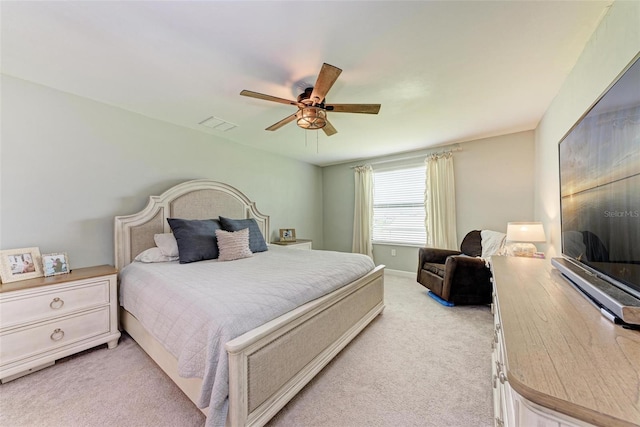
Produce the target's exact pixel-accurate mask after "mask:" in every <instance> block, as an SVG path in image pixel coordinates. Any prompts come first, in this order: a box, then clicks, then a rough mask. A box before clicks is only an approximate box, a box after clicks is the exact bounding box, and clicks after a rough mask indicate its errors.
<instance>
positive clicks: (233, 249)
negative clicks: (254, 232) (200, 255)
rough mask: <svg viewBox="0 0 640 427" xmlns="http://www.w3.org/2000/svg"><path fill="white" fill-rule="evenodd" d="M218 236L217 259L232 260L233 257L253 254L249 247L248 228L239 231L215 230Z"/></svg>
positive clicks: (239, 257)
mask: <svg viewBox="0 0 640 427" xmlns="http://www.w3.org/2000/svg"><path fill="white" fill-rule="evenodd" d="M216 237H217V238H218V251H219V255H218V260H219V261H233V260H234V259H241V258H248V257H250V256H253V252H251V249H250V248H249V229H248V228H243V229H242V230H239V231H224V230H216Z"/></svg>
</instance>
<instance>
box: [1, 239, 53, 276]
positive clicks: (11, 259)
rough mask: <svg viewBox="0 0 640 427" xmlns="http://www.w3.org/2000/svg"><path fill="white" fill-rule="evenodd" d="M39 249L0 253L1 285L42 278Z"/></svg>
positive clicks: (21, 249)
mask: <svg viewBox="0 0 640 427" xmlns="http://www.w3.org/2000/svg"><path fill="white" fill-rule="evenodd" d="M43 275H44V273H43V272H42V257H41V256H40V249H39V248H36V247H33V248H19V249H5V250H2V251H0V280H1V281H2V283H10V282H17V281H18V280H27V279H35V278H37V277H42V276H43Z"/></svg>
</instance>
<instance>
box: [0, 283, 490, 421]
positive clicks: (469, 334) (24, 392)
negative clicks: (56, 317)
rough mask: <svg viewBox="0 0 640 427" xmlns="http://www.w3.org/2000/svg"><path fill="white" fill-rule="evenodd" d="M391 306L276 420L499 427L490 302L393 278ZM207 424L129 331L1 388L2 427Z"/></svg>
mask: <svg viewBox="0 0 640 427" xmlns="http://www.w3.org/2000/svg"><path fill="white" fill-rule="evenodd" d="M385 302H386V308H385V311H384V312H383V314H382V315H381V316H378V318H376V320H374V321H373V322H372V323H371V324H370V325H369V326H368V327H367V328H366V329H365V330H364V331H363V332H362V333H361V334H360V335H359V336H358V337H357V338H356V339H355V340H354V341H353V342H351V343H350V344H349V345H348V346H347V347H346V348H345V349H344V350H343V351H342V352H341V353H340V354H339V355H338V356H337V357H336V358H335V359H334V360H333V361H332V362H331V363H330V364H329V365H328V366H327V367H326V368H325V369H324V370H323V371H322V372H320V374H319V375H318V376H317V377H316V378H315V379H314V380H312V381H311V382H310V383H309V384H308V385H307V387H305V388H304V389H303V390H302V391H301V392H300V393H299V394H298V395H297V396H296V397H295V398H294V399H293V400H292V401H291V402H290V403H289V404H288V405H287V406H285V407H284V408H283V409H282V410H281V411H280V413H279V414H278V415H276V417H275V418H274V419H272V420H271V422H270V423H269V424H268V425H269V426H270V427H280V426H296V427H297V426H300V427H303V426H328V427H358V426H393V427H401V426H402V427H409V426H460V427H465V426H473V427H476V426H491V425H492V403H491V382H490V376H491V356H490V354H491V347H490V342H491V341H490V340H491V334H492V317H491V313H490V311H489V308H488V307H463V306H461V307H452V308H448V307H443V306H442V305H440V304H438V303H436V302H435V301H434V300H432V299H431V298H429V297H428V296H427V295H426V289H425V288H423V287H422V286H420V285H419V284H418V283H416V282H415V281H414V280H413V279H411V278H403V277H398V276H392V275H389V274H387V275H386V277H385ZM107 425H108V426H132V427H133V426H135V427H141V426H154V427H156V426H157V427H162V426H167V427H168V426H184V427H190V426H202V425H204V416H203V415H202V413H201V412H200V411H199V410H198V409H197V408H196V407H195V406H194V405H193V404H192V403H191V402H190V401H189V400H188V399H187V398H186V397H185V396H184V395H183V394H182V392H181V391H180V390H179V389H178V388H177V387H176V386H175V385H174V384H173V383H172V382H171V380H169V378H168V377H166V376H165V375H164V373H163V372H162V371H161V370H160V369H159V368H158V367H157V366H156V365H155V364H154V362H153V361H152V360H151V359H149V358H148V356H146V354H145V353H144V352H143V351H142V350H141V349H140V348H139V347H138V346H137V344H136V343H135V342H134V341H133V340H132V339H131V338H130V337H128V336H127V335H126V334H125V335H123V338H122V339H121V341H120V344H119V345H118V347H117V348H115V349H114V350H108V349H107V348H106V346H101V347H98V348H96V349H93V350H89V351H86V352H83V353H80V354H78V355H75V356H72V357H69V358H65V359H62V360H59V361H58V362H57V363H56V364H55V365H54V366H52V367H49V368H47V369H44V370H42V371H39V372H36V373H33V374H31V375H28V376H25V377H22V378H19V379H17V380H15V381H12V382H9V383H6V384H3V385H1V386H0V426H3V427H5V426H6V427H8V426H47V427H58V426H60V427H62V426H65V427H80V426H82V427H85V426H107Z"/></svg>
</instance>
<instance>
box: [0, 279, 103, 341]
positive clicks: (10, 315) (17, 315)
mask: <svg viewBox="0 0 640 427" xmlns="http://www.w3.org/2000/svg"><path fill="white" fill-rule="evenodd" d="M106 304H109V281H108V280H104V279H101V280H97V281H91V282H84V283H79V284H73V285H68V284H67V285H62V286H56V287H54V286H49V287H46V288H40V289H30V290H29V291H25V292H16V293H12V295H10V296H7V297H5V298H3V299H2V300H1V302H0V328H1V329H3V330H6V329H7V328H10V327H13V326H17V325H22V324H25V323H29V322H33V321H38V320H46V319H48V318H53V317H58V316H64V315H65V314H68V313H72V312H74V311H78V310H84V309H87V308H91V307H97V306H100V305H106Z"/></svg>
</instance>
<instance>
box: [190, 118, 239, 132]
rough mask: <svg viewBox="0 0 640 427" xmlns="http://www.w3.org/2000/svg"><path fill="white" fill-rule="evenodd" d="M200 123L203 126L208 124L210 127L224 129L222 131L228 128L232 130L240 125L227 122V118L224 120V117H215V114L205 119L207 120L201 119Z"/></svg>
mask: <svg viewBox="0 0 640 427" xmlns="http://www.w3.org/2000/svg"><path fill="white" fill-rule="evenodd" d="M198 124H200V125H202V126H206V127H208V128H211V129H215V130H219V131H222V132H226V131H228V130H231V129H233V128H236V127H238V125H236V124H233V123H230V122H227V121H225V120H222V119H220V118H218V117H214V116H211V117H209V118H208V119H205V120H203V121H201V122H200V123H198Z"/></svg>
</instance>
